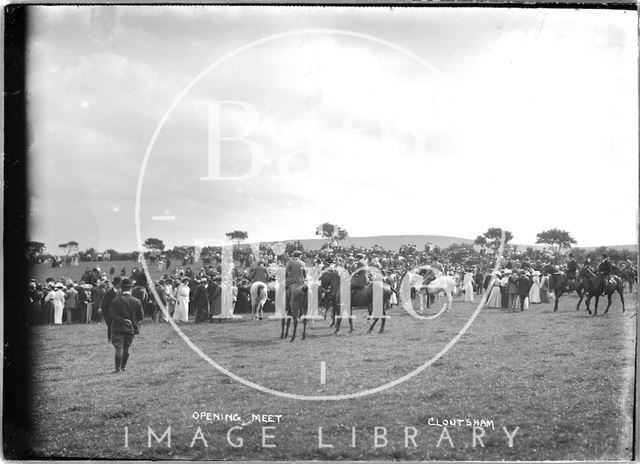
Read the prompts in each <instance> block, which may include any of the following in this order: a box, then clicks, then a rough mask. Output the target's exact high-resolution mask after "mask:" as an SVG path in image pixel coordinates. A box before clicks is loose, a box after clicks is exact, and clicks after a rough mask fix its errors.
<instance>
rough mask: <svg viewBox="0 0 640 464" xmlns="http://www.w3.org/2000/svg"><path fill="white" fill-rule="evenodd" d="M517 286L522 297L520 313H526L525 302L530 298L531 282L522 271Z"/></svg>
mask: <svg viewBox="0 0 640 464" xmlns="http://www.w3.org/2000/svg"><path fill="white" fill-rule="evenodd" d="M516 286H517V287H518V296H519V297H520V311H524V301H525V300H526V299H527V298H528V297H529V289H530V288H531V280H529V277H527V276H526V275H525V272H524V271H520V276H519V277H518V280H517V281H516Z"/></svg>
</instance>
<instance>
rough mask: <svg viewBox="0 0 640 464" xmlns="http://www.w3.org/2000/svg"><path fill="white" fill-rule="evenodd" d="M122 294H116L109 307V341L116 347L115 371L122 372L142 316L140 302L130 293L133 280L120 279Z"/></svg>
mask: <svg viewBox="0 0 640 464" xmlns="http://www.w3.org/2000/svg"><path fill="white" fill-rule="evenodd" d="M121 287H122V295H118V296H117V297H116V298H115V299H114V300H113V303H111V306H110V308H109V311H108V312H109V318H110V319H111V343H112V344H113V346H114V347H115V349H116V353H115V371H114V374H116V373H118V372H121V371H122V372H124V370H125V368H126V367H127V361H128V360H129V347H130V346H131V343H133V336H134V335H137V334H138V333H139V329H138V323H139V322H140V321H142V319H143V318H144V313H143V311H142V303H140V300H138V299H137V298H136V297H134V296H132V295H131V288H132V287H133V282H132V281H131V280H130V279H127V278H125V279H122V284H121Z"/></svg>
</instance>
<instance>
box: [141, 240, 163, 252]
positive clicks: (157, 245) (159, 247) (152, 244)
mask: <svg viewBox="0 0 640 464" xmlns="http://www.w3.org/2000/svg"><path fill="white" fill-rule="evenodd" d="M142 246H143V247H145V248H146V249H147V250H149V251H159V252H162V251H163V250H164V242H163V241H162V240H160V239H159V238H153V237H149V238H148V239H146V240H145V241H144V243H143V244H142Z"/></svg>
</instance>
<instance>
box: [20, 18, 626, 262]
mask: <svg viewBox="0 0 640 464" xmlns="http://www.w3.org/2000/svg"><path fill="white" fill-rule="evenodd" d="M30 11H31V23H30V32H29V47H28V72H29V79H28V86H27V90H28V96H29V99H28V102H29V106H28V111H29V122H30V124H29V133H30V146H29V157H30V160H31V167H32V170H31V172H30V180H31V182H30V185H29V191H30V196H31V216H30V218H31V227H30V239H32V240H40V241H44V242H45V244H46V245H47V250H48V251H49V252H57V251H58V250H57V244H58V243H61V242H66V241H69V240H76V241H78V242H79V243H80V247H81V248H82V249H84V248H87V247H89V246H93V247H95V248H97V249H99V250H104V249H106V248H115V249H117V250H133V249H135V248H136V247H137V244H136V222H135V221H136V220H135V211H134V206H135V203H136V191H137V183H138V180H139V177H140V175H141V168H142V166H143V161H145V160H146V169H145V170H144V172H143V177H142V184H141V191H140V192H141V195H140V235H141V238H142V239H143V240H144V239H145V238H147V237H158V238H161V239H163V240H164V242H165V243H166V244H167V245H168V246H173V245H176V244H194V242H195V241H196V240H212V241H215V240H223V239H224V233H225V232H228V231H231V230H234V229H240V230H246V231H247V232H248V233H249V237H250V239H251V240H256V241H260V240H284V239H292V238H310V237H313V235H314V231H315V228H316V226H317V225H318V224H320V223H322V222H325V221H328V222H333V223H337V224H339V225H340V226H342V227H344V228H346V229H347V230H348V232H349V233H350V235H351V236H371V235H390V234H394V235H397V234H402V235H404V234H435V235H452V236H457V237H466V238H473V237H475V236H476V235H478V234H480V233H482V232H483V231H485V230H486V229H487V228H488V227H491V226H501V227H505V228H507V229H508V230H511V231H512V232H513V234H514V236H515V239H514V242H516V243H521V244H531V243H534V242H535V236H536V233H538V232H540V231H542V230H546V229H549V228H552V227H557V228H561V229H566V230H568V231H570V232H571V233H572V234H573V236H574V237H575V238H576V239H577V240H578V245H579V246H594V245H603V244H604V245H614V244H630V243H635V242H636V241H637V238H636V211H637V204H638V158H637V156H638V155H637V153H638V140H637V136H638V135H637V134H638V118H637V108H638V90H637V78H638V74H637V52H636V43H637V37H636V26H637V22H636V14H635V12H633V11H604V10H560V9H553V10H545V9H522V10H517V9H509V10H506V9H495V8H473V9H467V8H450V9H447V8H418V9H410V8H394V9H389V8H366V9H363V8H294V7H278V8H274V7H162V8H159V7H126V6H123V7H102V6H98V7H89V6H86V7H60V6H53V7H33V8H32V9H31V10H30ZM307 29H313V30H314V31H307V32H301V33H298V34H293V33H292V34H289V35H286V34H285V33H288V32H292V31H299V30H307ZM319 29H331V30H334V31H335V32H331V31H319ZM278 34H279V36H278ZM260 39H265V40H263V41H262V42H258V43H255V44H253V45H252V43H253V42H256V41H258V40H260ZM241 47H244V48H243V49H241ZM225 56H227V58H228V59H225V60H223V61H222V62H220V63H218V64H217V65H215V66H212V65H214V64H215V63H216V61H217V60H220V59H221V58H223V57H225ZM179 97H180V98H179ZM223 101H224V102H235V103H224V104H220V103H215V102H223ZM216 108H219V113H218V114H219V118H218V119H216V118H215V110H216ZM217 122H218V123H219V124H218V123H217ZM154 131H157V137H156V138H155V139H154V140H153V141H154V144H153V147H150V142H151V141H152V136H153V135H154ZM234 136H240V138H237V139H235V140H230V139H228V138H229V137H234ZM147 155H148V156H147ZM216 160H219V161H220V163H219V172H220V176H224V177H227V179H220V178H219V177H217V176H216V175H215V174H216V173H215V168H216V163H215V161H216Z"/></svg>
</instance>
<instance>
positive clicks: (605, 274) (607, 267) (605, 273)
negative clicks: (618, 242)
mask: <svg viewBox="0 0 640 464" xmlns="http://www.w3.org/2000/svg"><path fill="white" fill-rule="evenodd" d="M612 268H613V265H612V264H611V261H609V256H607V254H606V253H602V262H601V263H600V264H599V265H598V274H600V276H601V277H602V280H603V281H604V282H605V283H606V282H607V281H608V280H609V276H610V275H611V270H612ZM603 291H604V286H603ZM603 294H604V293H603Z"/></svg>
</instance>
